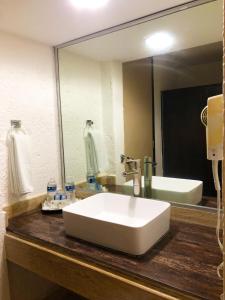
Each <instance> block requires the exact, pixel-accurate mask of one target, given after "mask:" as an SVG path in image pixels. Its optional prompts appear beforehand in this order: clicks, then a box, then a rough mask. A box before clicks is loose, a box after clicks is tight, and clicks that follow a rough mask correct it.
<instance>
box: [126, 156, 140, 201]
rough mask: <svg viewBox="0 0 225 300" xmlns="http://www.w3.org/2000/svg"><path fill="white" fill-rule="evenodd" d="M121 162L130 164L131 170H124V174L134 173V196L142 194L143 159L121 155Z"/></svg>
mask: <svg viewBox="0 0 225 300" xmlns="http://www.w3.org/2000/svg"><path fill="white" fill-rule="evenodd" d="M121 163H124V164H126V165H127V166H128V168H129V172H126V171H125V172H123V173H122V175H123V176H125V177H127V176H129V175H133V193H134V196H140V195H141V160H140V159H133V158H131V157H128V156H125V155H121Z"/></svg>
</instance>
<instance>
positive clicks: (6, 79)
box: [0, 33, 59, 300]
mask: <svg viewBox="0 0 225 300" xmlns="http://www.w3.org/2000/svg"><path fill="white" fill-rule="evenodd" d="M0 66H1V67H0V83H1V84H0V104H1V105H0V109H1V118H0V162H1V170H0V259H1V257H2V252H1V251H2V249H3V235H4V231H5V224H4V223H5V219H4V215H3V213H1V208H2V207H4V206H6V205H8V204H9V203H12V202H14V201H18V200H19V199H15V198H14V199H12V198H11V197H10V196H9V193H8V174H7V147H6V135H7V131H8V129H9V126H10V125H9V124H10V120H11V119H20V120H22V123H23V125H24V126H25V128H26V129H27V131H28V132H29V134H30V137H31V145H32V148H31V150H32V154H31V155H32V176H33V186H34V193H33V194H32V195H35V194H40V193H44V192H45V191H46V183H47V181H48V179H49V178H50V177H51V176H54V177H55V178H56V179H57V180H58V181H59V150H58V149H59V145H58V126H57V110H56V103H57V102H56V92H55V75H54V60H53V51H52V48H50V47H47V46H44V45H41V44H37V43H34V42H32V41H29V40H23V39H21V38H18V37H15V36H12V35H8V34H5V33H0ZM32 195H31V194H30V195H29V197H30V196H32ZM24 198H26V197H24ZM2 264H3V260H2V259H1V262H0V265H1V267H0V281H1V283H0V299H1V300H7V289H2V288H1V284H2V283H3V278H2V277H5V275H6V271H4V272H3V270H4V268H3V265H2ZM3 286H4V287H5V288H6V284H4V285H3ZM3 292H4V293H5V294H4V296H3V295H1V293H3Z"/></svg>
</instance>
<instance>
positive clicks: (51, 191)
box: [47, 178, 57, 202]
mask: <svg viewBox="0 0 225 300" xmlns="http://www.w3.org/2000/svg"><path fill="white" fill-rule="evenodd" d="M56 192H57V183H56V181H55V179H54V178H51V179H50V180H49V182H48V184H47V201H48V202H50V201H51V200H54V197H55V195H56Z"/></svg>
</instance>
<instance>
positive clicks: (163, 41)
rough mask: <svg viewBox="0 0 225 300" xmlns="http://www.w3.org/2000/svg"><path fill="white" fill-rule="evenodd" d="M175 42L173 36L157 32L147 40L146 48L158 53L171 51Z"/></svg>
mask: <svg viewBox="0 0 225 300" xmlns="http://www.w3.org/2000/svg"><path fill="white" fill-rule="evenodd" d="M174 42H175V40H174V37H173V35H171V34H170V33H168V32H163V31H161V32H156V33H154V34H153V35H151V36H149V37H148V38H146V40H145V44H146V46H147V47H148V48H149V49H151V50H153V51H156V52H163V51H165V50H169V49H170V48H171V47H172V46H173V44H174Z"/></svg>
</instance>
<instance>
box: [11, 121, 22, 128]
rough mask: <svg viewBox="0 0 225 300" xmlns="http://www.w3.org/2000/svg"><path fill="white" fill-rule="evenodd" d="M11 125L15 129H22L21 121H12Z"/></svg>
mask: <svg viewBox="0 0 225 300" xmlns="http://www.w3.org/2000/svg"><path fill="white" fill-rule="evenodd" d="M10 123H11V126H12V127H13V128H21V120H11V121H10Z"/></svg>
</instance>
